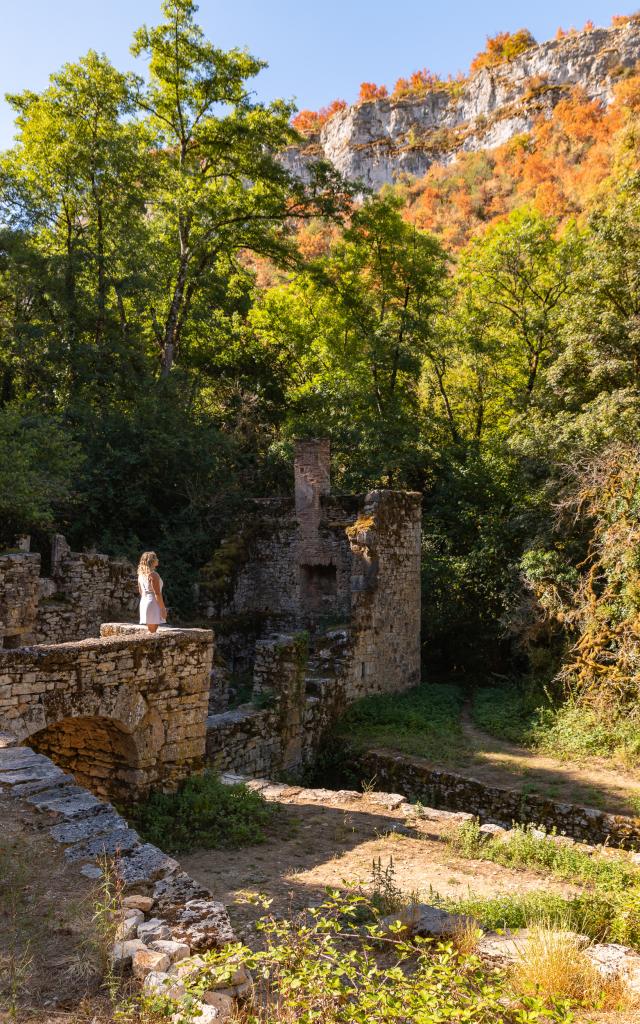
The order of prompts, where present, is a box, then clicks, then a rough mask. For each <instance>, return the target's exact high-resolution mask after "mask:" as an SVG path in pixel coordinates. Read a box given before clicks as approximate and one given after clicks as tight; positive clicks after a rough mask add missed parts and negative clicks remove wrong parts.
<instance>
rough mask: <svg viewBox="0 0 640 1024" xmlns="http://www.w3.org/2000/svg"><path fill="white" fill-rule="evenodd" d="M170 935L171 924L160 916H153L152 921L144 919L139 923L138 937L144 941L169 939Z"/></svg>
mask: <svg viewBox="0 0 640 1024" xmlns="http://www.w3.org/2000/svg"><path fill="white" fill-rule="evenodd" d="M170 936H171V932H170V931H169V926H168V925H167V923H166V921H163V920H162V919H161V918H159V917H153V918H151V920H150V921H143V922H142V924H139V925H138V938H139V939H142V941H143V942H146V943H150V942H156V941H157V940H158V939H168V938H170Z"/></svg>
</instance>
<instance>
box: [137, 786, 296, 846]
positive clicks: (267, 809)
mask: <svg viewBox="0 0 640 1024" xmlns="http://www.w3.org/2000/svg"><path fill="white" fill-rule="evenodd" d="M275 813H276V812H275V809H274V808H273V807H271V806H270V805H269V804H267V803H266V801H265V800H264V799H263V798H262V797H261V796H260V794H259V793H254V792H253V791H252V790H250V789H247V787H246V786H244V785H235V786H225V785H223V783H221V782H220V780H219V779H218V777H217V776H216V775H215V774H214V773H213V772H209V771H207V772H205V773H204V774H203V775H192V776H190V777H189V778H188V779H187V781H186V782H184V783H183V785H182V786H180V788H179V789H178V791H177V792H176V793H152V794H151V796H150V797H149V798H148V800H146V801H145V803H143V804H140V805H138V806H137V807H136V808H135V810H134V812H133V815H132V817H133V821H134V824H135V826H136V828H137V829H138V831H139V832H140V834H141V835H142V836H143V838H144V839H145V840H146V841H147V842H150V843H155V844H156V845H157V846H159V847H160V848H161V849H162V850H167V851H169V852H172V853H184V852H187V851H189V850H194V849H196V848H197V847H203V848H205V849H215V848H220V847H222V848H227V849H233V848H235V847H238V846H249V845H251V844H252V843H261V842H264V839H265V833H264V829H265V827H266V826H267V825H268V824H269V822H270V821H271V819H272V817H273V816H274V814H275Z"/></svg>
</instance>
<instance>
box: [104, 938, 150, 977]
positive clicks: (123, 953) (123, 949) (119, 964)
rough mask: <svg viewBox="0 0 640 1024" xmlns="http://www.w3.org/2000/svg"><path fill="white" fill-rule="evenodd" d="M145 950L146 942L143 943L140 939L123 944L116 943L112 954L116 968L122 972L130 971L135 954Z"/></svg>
mask: <svg viewBox="0 0 640 1024" xmlns="http://www.w3.org/2000/svg"><path fill="white" fill-rule="evenodd" d="M145 948H146V947H145V944H144V942H141V941H140V939H127V940H125V941H123V942H116V943H115V945H114V947H113V950H112V953H111V959H112V962H113V966H114V968H116V969H117V970H118V971H120V972H124V971H126V970H128V968H129V967H131V963H132V961H133V956H134V953H137V952H138V951H139V950H141V949H145Z"/></svg>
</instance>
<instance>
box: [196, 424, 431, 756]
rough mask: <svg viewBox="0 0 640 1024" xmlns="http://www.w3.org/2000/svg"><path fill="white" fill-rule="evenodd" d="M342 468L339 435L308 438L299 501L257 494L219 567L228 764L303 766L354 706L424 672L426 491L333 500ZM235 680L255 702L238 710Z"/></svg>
mask: <svg viewBox="0 0 640 1024" xmlns="http://www.w3.org/2000/svg"><path fill="white" fill-rule="evenodd" d="M329 469H330V451H329V442H328V441H326V440H321V441H301V442H298V444H297V445H296V453H295V467H294V471H295V494H294V497H292V498H291V499H288V498H275V499H267V500H260V501H255V502H254V503H253V507H252V509H251V510H250V511H249V512H248V514H247V516H246V518H245V519H244V521H243V522H242V524H241V526H240V528H239V529H238V531H237V532H236V534H235V535H234V536H233V537H230V538H228V539H227V541H226V542H225V543H223V545H222V546H221V548H220V549H219V551H218V552H216V554H215V555H214V557H213V559H212V561H211V563H210V564H209V566H208V573H207V574H206V576H205V584H204V585H203V588H202V597H203V607H204V610H205V613H206V616H207V618H208V619H209V621H210V622H211V624H212V626H213V629H214V631H215V633H216V640H217V648H218V666H217V671H216V672H214V681H213V685H212V694H211V703H210V711H212V712H213V713H212V714H211V715H210V716H209V719H208V723H207V724H208V731H207V755H208V757H209V759H210V760H212V761H214V762H215V763H216V764H217V765H218V766H219V767H220V768H221V769H230V770H237V771H243V772H247V773H249V774H257V773H261V772H269V771H273V770H274V769H275V770H277V769H279V768H291V767H293V766H296V765H299V764H300V763H303V762H305V761H307V760H309V759H310V758H311V757H312V756H313V753H314V752H315V749H316V746H317V742H318V739H319V737H320V736H321V735H322V732H323V730H324V728H325V727H326V725H327V724H328V722H329V721H330V720H331V718H333V717H335V715H337V714H338V713H339V712H340V711H341V710H342V709H344V707H345V706H346V705H347V704H349V703H351V702H352V701H354V700H356V699H357V698H359V697H363V696H366V695H367V694H373V693H388V692H394V691H399V690H404V689H407V688H409V687H411V686H415V685H416V684H417V683H418V682H419V680H420V513H421V500H420V499H421V496H420V495H419V494H414V493H407V492H404V491H386V490H375V491H370V492H369V493H368V494H367V495H364V496H362V495H360V496H358V495H347V496H345V495H332V494H331V492H330V472H329ZM230 677H231V681H232V682H236V684H237V680H238V678H240V679H241V680H242V679H243V678H244V682H245V693H246V696H248V689H249V686H250V687H251V701H250V702H247V703H245V704H242V705H240V706H238V707H235V708H229V707H228V685H229V681H230Z"/></svg>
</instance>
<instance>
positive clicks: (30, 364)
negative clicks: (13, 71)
mask: <svg viewBox="0 0 640 1024" xmlns="http://www.w3.org/2000/svg"><path fill="white" fill-rule="evenodd" d="M131 86H132V79H131V78H130V77H129V76H126V75H122V74H120V73H119V72H118V71H116V70H115V69H114V68H113V67H112V65H111V64H110V63H109V61H108V60H107V59H106V58H105V57H103V56H100V55H98V54H96V53H94V52H93V51H90V52H89V53H88V54H87V56H86V57H84V58H82V59H81V60H80V61H79V62H78V63H77V64H67V65H65V66H64V67H63V68H62V70H61V71H60V72H59V73H57V74H55V75H52V76H51V84H50V85H49V86H48V88H47V89H45V90H44V92H42V93H40V94H35V93H32V92H25V93H22V94H20V95H16V96H11V97H9V100H10V102H11V104H12V106H13V107H14V109H15V110H16V113H17V119H16V123H17V127H18V140H17V143H16V145H15V146H14V148H13V149H11V150H9V151H8V152H6V153H4V154H3V155H2V158H1V159H0V215H1V216H2V219H3V220H4V222H5V224H6V225H7V227H8V228H9V229H12V230H11V231H5V236H4V242H5V244H4V246H3V250H4V255H5V263H6V265H7V266H8V267H9V268H11V267H12V264H13V268H12V269H13V274H9V277H8V278H7V277H6V276H5V278H4V282H3V283H4V285H5V288H4V290H3V292H4V294H2V293H0V301H2V299H4V303H3V306H4V309H5V310H6V311H10V313H9V316H8V318H7V320H8V322H6V324H5V330H6V336H7V337H8V347H9V348H10V349H12V350H13V351H14V354H15V355H17V356H18V360H19V361H20V362H21V364H22V365H21V370H22V372H23V373H24V374H25V380H24V384H25V385H26V387H27V388H30V387H32V386H33V383H34V377H37V376H38V374H43V373H45V374H47V373H48V374H49V383H50V384H51V385H52V386H53V387H54V388H55V394H56V399H57V401H58V402H61V401H63V399H64V396H65V395H67V396H68V395H70V394H74V393H77V392H78V391H81V390H83V388H86V387H87V386H88V385H89V384H90V383H91V384H92V385H95V384H102V385H104V382H105V379H107V378H109V377H112V376H115V375H118V377H119V383H120V384H124V382H125V381H126V378H127V376H128V373H129V372H130V370H131V360H130V356H131V352H130V334H131V331H132V324H131V315H132V314H131V307H132V305H135V300H133V301H132V299H131V296H132V294H133V293H134V291H135V290H136V289H139V286H140V268H141V267H143V266H144V212H145V204H144V193H145V183H146V182H147V181H148V175H147V174H146V171H145V161H144V156H145V148H144V143H145V141H146V140H145V133H144V131H143V130H142V129H141V127H140V126H139V125H138V124H137V123H136V122H135V121H134V120H133V119H132V117H131V116H130V115H131V114H132V101H131ZM13 368H14V372H15V371H16V370H17V367H16V363H15V360H14V367H13ZM118 371H119V372H118Z"/></svg>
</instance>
